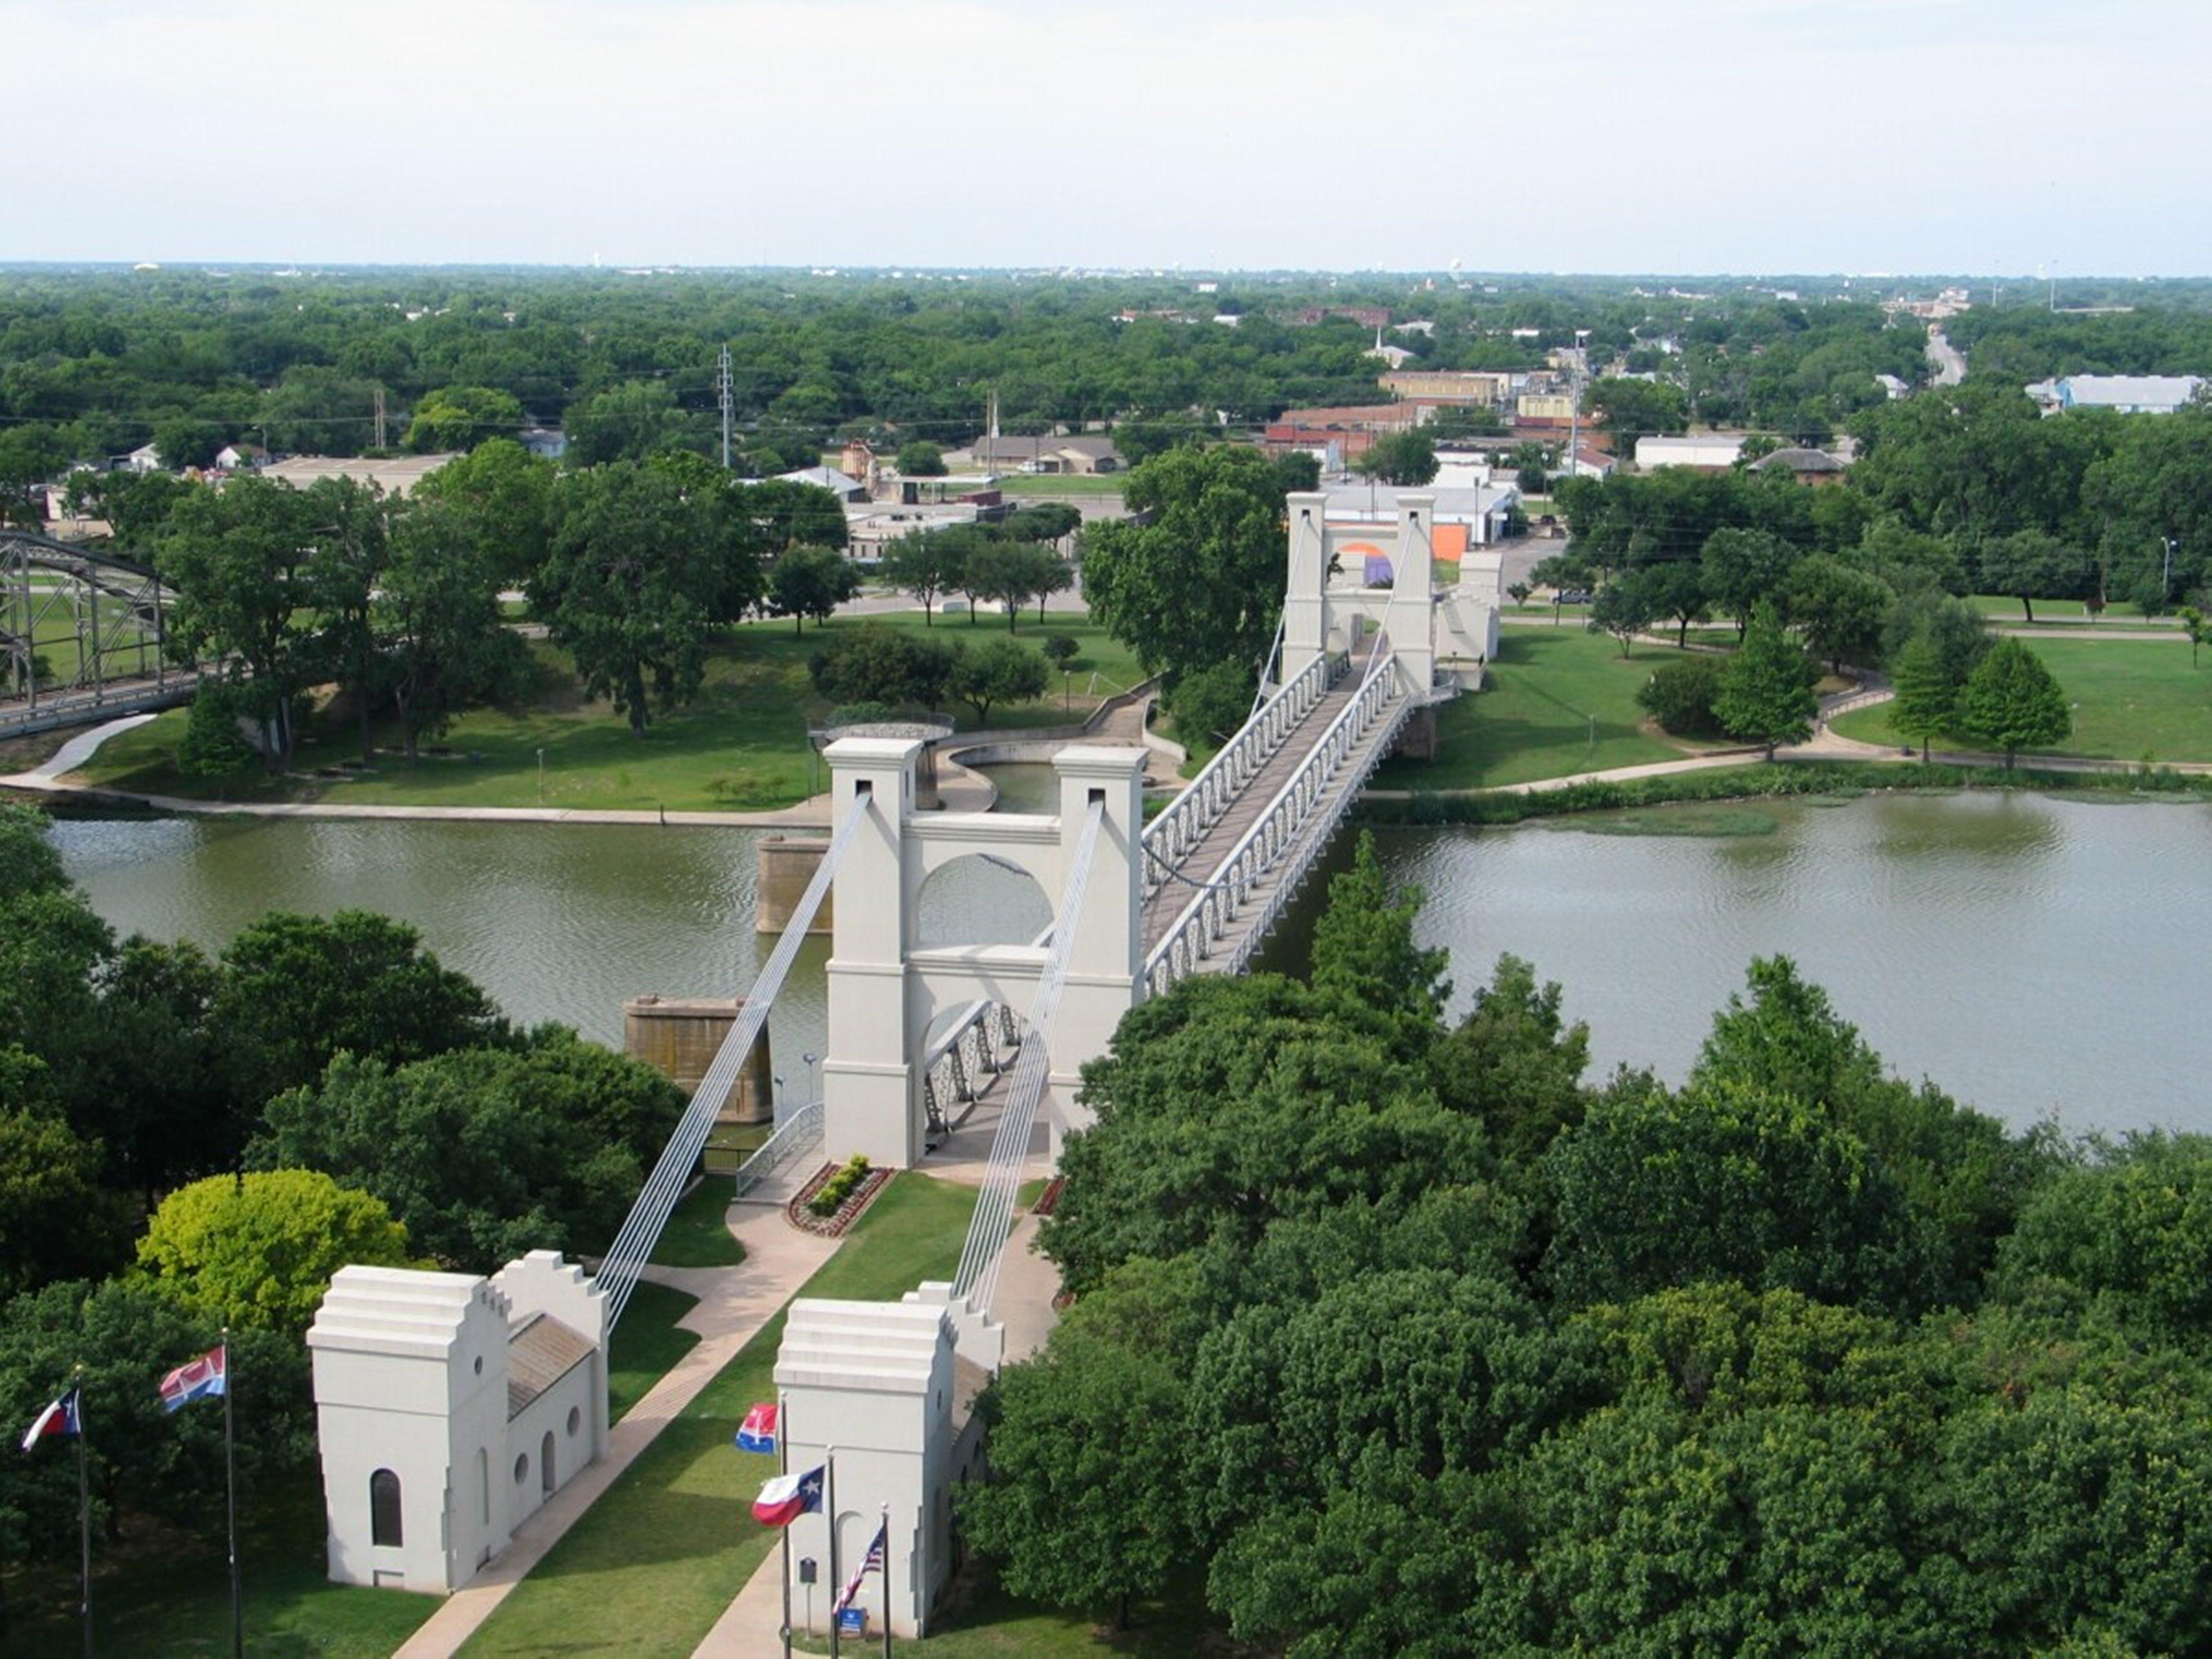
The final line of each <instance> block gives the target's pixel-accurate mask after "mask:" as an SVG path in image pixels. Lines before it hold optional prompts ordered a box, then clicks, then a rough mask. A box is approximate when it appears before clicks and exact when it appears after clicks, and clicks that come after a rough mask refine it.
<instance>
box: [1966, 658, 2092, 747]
mask: <svg viewBox="0 0 2212 1659" xmlns="http://www.w3.org/2000/svg"><path fill="white" fill-rule="evenodd" d="M1959 708H1960V716H1961V720H1962V723H1963V724H1964V726H1966V732H1967V733H1968V735H1970V736H1972V738H1975V739H1977V740H1978V741H1979V742H1982V743H1986V744H1992V745H1993V746H1995V747H1996V748H1998V749H2001V750H2003V751H2004V761H2005V770H2007V771H2008V772H2009V771H2010V770H2011V769H2012V765H2013V759H2014V757H2015V756H2016V755H2018V754H2019V752H2020V751H2021V750H2023V749H2039V748H2043V747H2045V746H2046V745H2048V744H2054V743H2060V742H2063V741H2064V739H2065V738H2066V737H2067V735H2068V734H2069V732H2072V731H2073V729H2074V716H2073V714H2072V712H2071V711H2070V710H2069V708H2067V706H2066V694H2065V693H2064V692H2063V691H2062V690H2060V689H2059V686H2058V682H2057V679H2056V678H2054V677H2053V676H2052V674H2051V671H2050V670H2049V669H2048V668H2046V667H2045V666H2044V665H2043V659H2042V658H2040V657H2039V656H2037V655H2036V654H2035V653H2034V652H2033V651H2031V650H2029V649H2028V648H2027V646H2025V645H2023V644H2022V643H2021V641H2018V640H2016V639H2012V638H2009V637H2008V638H2005V639H2001V640H1999V641H1997V642H1996V644H1995V645H1994V646H1992V647H1990V651H1989V654H1988V655H1986V656H1984V658H1983V659H1981V661H1980V662H1979V663H1978V664H1976V665H1975V667H1974V671H1973V673H1972V675H1970V676H1969V677H1968V678H1967V680H1966V690H1965V691H1964V692H1962V693H1961V694H1960V703H1959Z"/></svg>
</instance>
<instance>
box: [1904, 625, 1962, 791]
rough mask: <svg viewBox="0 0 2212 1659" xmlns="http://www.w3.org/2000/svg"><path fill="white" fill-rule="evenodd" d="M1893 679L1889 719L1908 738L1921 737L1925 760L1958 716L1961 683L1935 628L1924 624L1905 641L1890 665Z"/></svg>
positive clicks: (1922, 755)
mask: <svg viewBox="0 0 2212 1659" xmlns="http://www.w3.org/2000/svg"><path fill="white" fill-rule="evenodd" d="M1890 679H1891V683H1892V684H1893V686H1894V687H1895V689H1896V696H1895V697H1894V698H1893V701H1892V702H1891V703H1890V708H1889V723H1890V724H1891V725H1892V726H1895V727H1896V728H1897V729H1898V730H1899V732H1903V733H1904V734H1905V736H1906V737H1907V738H1918V739H1919V742H1920V758H1921V760H1922V761H1923V763H1924V762H1925V761H1926V760H1927V759H1928V751H1929V744H1931V743H1932V742H1933V741H1934V740H1935V739H1936V738H1939V737H1941V736H1942V735H1943V733H1945V732H1948V731H1950V730H1951V729H1952V728H1953V727H1954V726H1956V725H1957V724H1958V720H1959V690H1960V688H1959V684H1958V683H1957V682H1956V681H1954V679H1953V678H1951V671H1950V666H1949V665H1948V663H1946V662H1945V661H1944V659H1943V647H1942V642H1941V641H1939V640H1938V639H1937V638H1936V633H1935V630H1934V629H1932V628H1928V627H1923V628H1922V629H1920V631H1919V632H1917V633H1916V634H1914V635H1913V636H1912V637H1911V639H1910V640H1909V641H1906V642H1905V649H1904V650H1903V651H1901V652H1899V653H1898V656H1897V659H1896V661H1895V663H1894V664H1893V665H1892V667H1891V670H1890Z"/></svg>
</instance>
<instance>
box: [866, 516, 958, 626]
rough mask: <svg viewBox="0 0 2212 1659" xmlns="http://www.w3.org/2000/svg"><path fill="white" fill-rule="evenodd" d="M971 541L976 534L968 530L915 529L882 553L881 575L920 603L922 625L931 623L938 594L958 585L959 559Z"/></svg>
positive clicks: (930, 624) (949, 590)
mask: <svg viewBox="0 0 2212 1659" xmlns="http://www.w3.org/2000/svg"><path fill="white" fill-rule="evenodd" d="M975 544H978V538H976V537H975V536H974V535H972V534H970V535H968V536H965V537H959V536H953V535H950V534H948V533H946V532H944V531H937V532H931V531H927V530H915V531H910V532H908V533H907V534H905V535H903V536H902V537H900V538H898V539H897V540H896V541H895V542H893V543H892V544H890V549H889V550H887V551H886V552H885V553H884V560H883V574H884V577H885V578H887V579H888V580H890V583H891V585H892V586H895V587H896V588H897V589H898V591H899V592H902V593H905V594H908V595H909V596H911V597H912V598H913V599H915V601H916V602H917V603H919V604H920V605H921V622H922V626H923V627H925V628H928V627H933V626H934V625H935V622H936V614H935V606H936V603H937V600H938V599H939V597H940V596H942V595H944V594H945V593H948V592H953V591H955V590H957V588H958V587H959V586H960V570H961V562H962V560H963V557H964V556H965V554H966V552H967V550H968V549H969V547H970V546H971V545H975Z"/></svg>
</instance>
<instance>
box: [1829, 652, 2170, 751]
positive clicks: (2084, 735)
mask: <svg viewBox="0 0 2212 1659" xmlns="http://www.w3.org/2000/svg"><path fill="white" fill-rule="evenodd" d="M2033 649H2034V651H2035V654H2036V655H2037V656H2039V657H2040V658H2042V659H2043V661H2044V665H2045V666H2046V667H2047V668H2049V669H2050V670H2051V672H2052V673H2053V674H2055V675H2057V678H2058V684H2059V685H2060V686H2061V687H2062V688H2063V690H2065V693H2066V697H2067V701H2068V702H2070V703H2071V704H2072V705H2073V708H2074V735H2073V736H2072V737H2070V738H2068V739H2067V740H2066V741H2065V742H2064V743H2063V744H2060V745H2059V746H2058V748H2057V750H2054V751H2053V752H2055V753H2058V754H2065V755H2083V756H2089V757H2095V758H2098V759H2103V760H2119V761H2152V762H2157V761H2212V652H2208V653H2204V656H2203V666H2201V667H2196V668H2192V667H2191V666H2190V660H2189V659H2190V652H2189V648H2188V647H2186V646H2185V645H2181V644H2178V643H2175V642H2173V641H2166V640H2129V639H2099V640H2038V641H2036V642H2035V645H2034V647H2033ZM1835 729H1836V730H1837V731H1838V732H1840V733H1841V734H1842V735H1843V736H1844V737H1847V738H1857V739H1858V740H1859V741H1860V742H1862V743H1880V744H1897V745H1898V746H1899V747H1900V748H1901V747H1903V746H1904V743H1905V739H1904V738H1901V737H1899V735H1898V734H1897V732H1896V731H1895V729H1894V728H1893V726H1891V725H1890V723H1889V708H1888V706H1887V704H1878V705H1876V706H1875V708H1867V709H1862V710H1860V711H1859V712H1858V713H1857V714H1846V715H1845V716H1844V718H1843V719H1841V720H1838V721H1837V722H1836V726H1835ZM1936 746H1937V747H1939V748H1952V749H1958V748H1972V747H1974V746H1975V745H1974V744H1972V743H1971V742H1969V741H1968V740H1966V738H1954V739H1948V740H1944V739H1939V740H1938V742H1937V745H1936Z"/></svg>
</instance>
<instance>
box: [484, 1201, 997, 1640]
mask: <svg viewBox="0 0 2212 1659" xmlns="http://www.w3.org/2000/svg"><path fill="white" fill-rule="evenodd" d="M974 1207H975V1192H974V1190H973V1189H972V1188H960V1187H956V1186H951V1185H949V1184H946V1183H944V1182H936V1181H933V1180H931V1179H929V1178H928V1177H927V1176H918V1175H913V1174H906V1175H901V1176H898V1177H897V1178H896V1180H894V1181H893V1182H892V1183H891V1186H890V1190H888V1191H887V1192H886V1193H884V1195H883V1196H882V1197H881V1198H879V1199H878V1200H876V1202H875V1204H874V1205H873V1206H872V1207H871V1208H870V1209H869V1211H868V1212H867V1214H866V1216H864V1217H863V1218H861V1220H860V1225H858V1226H856V1227H855V1228H854V1230H853V1231H852V1233H851V1234H850V1235H849V1236H848V1238H847V1240H846V1242H845V1244H844V1247H843V1248H842V1249H840V1250H839V1251H838V1252H837V1254H836V1256H835V1257H833V1258H832V1259H831V1260H830V1261H829V1262H828V1263H826V1264H825V1265H824V1266H823V1268H822V1270H821V1271H820V1272H819V1273H816V1274H815V1275H814V1277H813V1278H811V1279H809V1280H808V1281H807V1283H806V1286H805V1289H804V1290H803V1291H801V1292H800V1294H802V1295H805V1296H821V1297H845V1298H848V1299H853V1300H859V1301H889V1300H890V1299H892V1298H894V1297H898V1296H900V1295H902V1294H903V1293H904V1292H905V1291H909V1290H912V1289H913V1288H914V1286H915V1284H917V1283H918V1282H919V1281H921V1279H931V1278H936V1279H945V1278H949V1277H951V1273H952V1269H953V1267H954V1266H955V1264H956V1262H957V1259H958V1256H959V1254H960V1241H961V1237H962V1235H963V1232H964V1231H966V1228H967V1225H968V1218H969V1213H970V1212H972V1211H973V1209H974ZM782 1340H783V1316H782V1315H781V1314H779V1315H777V1316H776V1317H775V1318H774V1319H773V1320H771V1321H769V1323H768V1325H767V1326H766V1327H765V1328H763V1330H762V1332H761V1333H760V1334H759V1335H757V1336H756V1337H755V1338H754V1339H753V1340H751V1341H750V1342H748V1343H747V1344H746V1345H745V1346H744V1348H743V1349H741V1350H740V1351H739V1352H738V1355H737V1357H736V1358H734V1359H732V1361H731V1362H730V1364H728V1365H727V1366H726V1367H725V1368H724V1369H723V1370H722V1373H721V1375H720V1376H717V1377H716V1378H715V1379H714V1381H713V1382H712V1383H708V1385H707V1387H706V1389H704V1390H703V1391H702V1393H701V1394H700V1395H699V1397H698V1398H697V1399H696V1400H695V1401H693V1402H692V1403H691V1405H690V1407H687V1408H686V1409H685V1411H684V1413H683V1414H682V1415H681V1416H679V1417H678V1419H676V1420H675V1421H674V1422H672V1423H671V1424H670V1425H668V1426H667V1427H666V1428H665V1429H663V1430H662V1431H661V1433H660V1437H659V1439H657V1440H655V1441H654V1442H653V1444H652V1445H651V1446H650V1447H648V1448H647V1449H646V1450H645V1452H644V1453H643V1454H642V1455H640V1457H639V1458H638V1460H637V1462H635V1463H633V1464H632V1465H631V1466H630V1468H629V1471H628V1473H626V1474H624V1475H623V1478H622V1479H621V1480H619V1481H617V1482H616V1483H615V1485H614V1486H613V1487H612V1488H611V1490H610V1491H609V1492H607V1493H606V1495H605V1497H603V1498H600V1499H599V1502H598V1503H597V1504H594V1505H593V1506H592V1510H591V1511H590V1513H588V1514H587V1515H586V1516H584V1518H583V1519H582V1520H581V1521H580V1522H578V1523H577V1524H576V1525H575V1526H574V1528H571V1529H570V1531H569V1533H568V1536H567V1537H565V1538H563V1539H562V1541H560V1542H559V1543H558V1544H556V1545H555V1546H554V1547H553V1549H552V1551H551V1552H550V1553H549V1554H548V1555H547V1556H546V1558H545V1559H544V1562H542V1563H541V1564H540V1565H539V1566H538V1570H537V1571H535V1572H533V1573H532V1574H531V1576H530V1577H528V1578H526V1579H525V1580H523V1582H522V1583H521V1584H520V1585H519V1586H518V1587H517V1588H516V1589H515V1591H514V1593H513V1595H510V1596H509V1597H508V1598H507V1601H505V1602H504V1603H502V1604H501V1607H500V1608H499V1611H498V1612H497V1613H494V1614H493V1615H492V1617H491V1618H490V1620H489V1621H487V1622H486V1624H485V1625H484V1626H483V1629H482V1630H480V1631H479V1632H477V1635H476V1637H475V1638H474V1639H473V1640H471V1642H470V1643H469V1644H467V1646H466V1647H465V1650H464V1651H465V1652H467V1653H470V1654H474V1655H486V1654H526V1655H533V1656H534V1655H541V1654H548V1653H559V1654H565V1655H578V1654H625V1655H626V1654H633V1653H653V1654H661V1653H668V1654H682V1653H689V1652H690V1651H691V1650H692V1649H693V1648H694V1647H695V1646H696V1645H697V1644H698V1642H699V1640H700V1638H702V1637H703V1636H705V1635H706V1633H707V1632H708V1630H709V1629H710V1628H712V1627H713V1626H714V1620H717V1619H719V1618H720V1616H721V1614H722V1611H723V1609H724V1608H725V1607H727V1606H728V1605H729V1603H730V1601H731V1598H732V1597H733V1596H735V1595H737V1593H738V1590H739V1589H743V1588H744V1583H745V1581H746V1579H748V1578H749V1577H751V1576H752V1573H753V1571H754V1570H755V1569H756V1568H757V1567H758V1566H759V1565H760V1563H761V1561H762V1560H763V1559H764V1558H765V1557H766V1556H767V1554H768V1553H769V1550H770V1549H771V1548H772V1547H774V1546H775V1534H774V1533H773V1532H772V1531H770V1530H769V1528H765V1527H762V1526H759V1525H757V1524H756V1523H755V1522H754V1521H753V1519H752V1517H751V1515H750V1512H749V1510H748V1509H747V1504H749V1503H750V1500H751V1498H752V1496H753V1494H754V1493H755V1492H757V1491H758V1490H759V1488H760V1483H761V1482H762V1481H763V1480H766V1479H767V1478H768V1477H769V1475H771V1474H774V1473H775V1460H774V1459H773V1458H770V1457H765V1456H756V1455H751V1454H749V1453H745V1452H740V1451H738V1450H736V1449H734V1448H733V1447H732V1445H731V1443H730V1442H731V1438H732V1436H733V1435H734V1434H735V1433H736V1431H737V1427H738V1422H739V1420H740V1419H742V1418H743V1417H744V1413H745V1408H746V1407H748V1406H750V1405H751V1404H753V1403H754V1402H755V1401H760V1400H766V1399H771V1398H773V1397H774V1393H775V1384H774V1380H773V1375H772V1374H773V1371H774V1369H775V1352H776V1349H777V1347H778V1346H779V1345H780V1344H781V1342H782Z"/></svg>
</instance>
